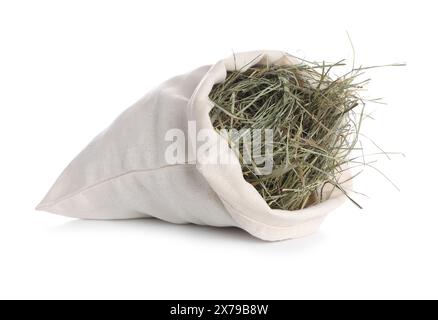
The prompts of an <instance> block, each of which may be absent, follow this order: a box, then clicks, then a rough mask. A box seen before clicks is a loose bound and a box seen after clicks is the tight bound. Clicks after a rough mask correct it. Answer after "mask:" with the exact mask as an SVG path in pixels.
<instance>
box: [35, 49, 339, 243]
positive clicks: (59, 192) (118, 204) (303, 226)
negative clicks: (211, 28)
mask: <svg viewBox="0 0 438 320" xmlns="http://www.w3.org/2000/svg"><path fill="white" fill-rule="evenodd" d="M291 63H295V61H294V60H293V59H292V58H290V56H288V55H287V54H285V53H282V52H278V51H258V52H247V53H239V54H235V55H233V56H231V57H229V58H227V59H224V60H221V61H219V62H217V63H216V64H215V65H213V66H204V67H201V68H199V69H196V70H194V71H192V72H189V73H187V74H184V75H180V76H177V77H175V78H172V79H170V80H168V81H166V82H164V83H163V84H161V85H160V86H159V87H157V88H156V89H155V90H153V91H151V92H150V93H148V94H147V95H146V96H144V97H143V98H142V99H141V100H140V101H138V102H137V103H135V104H134V105H133V106H132V107H130V108H129V109H127V110H126V111H125V112H123V113H122V114H121V115H120V116H119V117H118V118H117V119H116V120H115V121H114V122H113V123H112V124H111V125H110V126H109V128H107V129H106V130H105V131H103V132H102V133H101V134H99V135H98V136H97V137H96V138H94V140H92V141H91V143H90V144H89V145H88V146H87V147H86V148H85V149H84V150H83V151H82V152H81V153H80V154H79V155H78V156H77V157H76V158H75V159H74V160H73V161H72V162H71V163H70V164H69V165H68V167H67V168H66V169H65V170H64V172H63V173H62V174H61V176H60V177H59V178H58V180H57V181H56V182H55V184H54V186H53V187H52V188H51V189H50V191H49V192H48V194H47V195H46V197H45V198H44V199H43V200H42V202H41V203H40V204H39V205H38V206H37V209H38V210H45V211H49V212H53V213H57V214H61V215H65V216H70V217H76V218H83V219H130V218H146V217H155V218H159V219H162V220H165V221H168V222H173V223H195V224H200V225H210V226H236V227H240V228H242V229H244V230H246V231H247V232H249V233H250V234H252V235H254V236H255V237H257V238H260V239H263V240H271V241H273V240H282V239H288V238H296V237H301V236H305V235H308V234H310V233H313V232H314V231H316V230H317V229H318V227H319V225H320V224H321V222H322V221H323V219H324V217H325V216H326V215H327V213H328V212H330V211H331V210H333V209H334V208H336V207H337V206H338V205H339V204H340V203H341V202H342V201H343V200H344V196H343V195H342V194H341V193H340V192H333V193H332V194H331V196H330V199H327V200H325V201H323V202H322V203H320V204H317V205H314V206H311V207H309V208H306V209H303V210H297V211H285V210H272V209H270V208H269V206H268V205H267V203H266V202H265V201H264V200H263V198H262V197H261V195H260V194H259V193H258V192H257V191H256V189H255V188H254V187H253V186H252V185H250V184H249V183H247V182H246V181H245V180H244V178H243V175H242V170H241V167H240V164H239V162H238V161H237V160H236V161H235V162H233V163H232V164H210V163H208V161H205V160H206V159H207V160H208V158H209V157H214V155H212V154H210V153H209V152H208V150H204V151H203V152H201V151H200V150H198V153H196V146H197V142H196V141H192V140H193V139H192V138H190V136H189V134H188V130H189V129H188V121H189V120H190V121H195V123H196V130H197V131H199V130H201V129H204V130H208V131H210V132H212V134H213V135H215V136H217V137H218V138H217V139H216V140H215V141H213V142H212V143H210V147H212V146H213V145H214V144H221V143H222V144H227V142H226V141H225V140H224V139H222V138H220V136H219V135H218V134H217V133H215V131H214V129H213V127H212V124H211V121H210V117H209V111H210V110H211V108H212V106H213V104H212V103H211V101H210V99H209V98H208V95H209V92H210V91H211V89H212V86H213V85H214V84H215V83H219V82H222V81H224V79H225V77H226V72H227V70H235V68H237V69H241V68H246V67H249V66H252V65H255V64H291ZM173 128H178V129H180V130H182V131H183V132H184V133H185V134H186V138H187V139H188V141H187V150H186V151H187V153H188V155H187V158H186V159H182V160H181V161H179V162H178V163H174V164H169V163H168V161H166V158H165V152H166V149H167V148H168V147H169V145H170V144H171V143H172V141H165V135H166V132H168V130H169V129H173ZM226 150H227V152H229V153H231V154H232V156H234V157H235V155H234V153H233V152H232V151H231V149H230V148H228V146H226ZM236 159H237V158H236ZM200 160H203V161H200ZM210 160H211V159H210Z"/></svg>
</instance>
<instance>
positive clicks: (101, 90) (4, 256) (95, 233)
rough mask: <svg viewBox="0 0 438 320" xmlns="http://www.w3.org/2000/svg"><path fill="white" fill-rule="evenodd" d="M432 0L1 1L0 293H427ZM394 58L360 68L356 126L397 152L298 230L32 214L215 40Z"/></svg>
mask: <svg viewBox="0 0 438 320" xmlns="http://www.w3.org/2000/svg"><path fill="white" fill-rule="evenodd" d="M433 6H434V2H433V1H412V2H408V1H376V2H373V1H366V2H360V3H358V2H354V1H308V0H306V1H274V0H269V1H254V0H252V1H226V0H221V1H189V0H185V1H165V0H160V1H155V2H154V1H138V2H134V1H118V2H114V1H1V2H0V108H1V109H0V110H1V115H0V139H1V140H0V141H1V149H0V153H1V156H0V164H1V166H0V170H1V176H0V195H1V202H0V298H178V299H179V298H229V299H232V298H260V299H264V298H438V289H437V287H438V275H437V270H438V257H437V252H438V250H437V245H438V210H437V209H436V204H435V202H436V201H435V199H436V197H437V194H436V181H437V174H436V167H437V164H436V157H435V156H436V150H435V148H436V137H437V134H436V132H437V125H436V124H437V115H438V112H437V108H438V106H437V104H436V81H437V76H436V75H437V74H438V73H437V71H438V70H437V67H436V65H437V63H436V58H437V57H438V52H437V46H436V34H435V33H436V30H437V29H438V25H437V21H436V20H437V19H436V9H435V8H434V7H433ZM346 31H348V32H349V34H350V36H351V38H352V40H353V43H354V47H355V50H356V63H357V64H363V65H376V64H385V63H393V62H406V63H407V64H408V66H407V67H403V68H386V69H380V70H375V71H370V72H369V76H370V77H371V78H372V79H373V82H372V84H371V86H370V87H369V93H368V94H369V96H372V97H384V98H385V101H386V102H387V103H388V105H387V106H377V107H374V106H372V107H371V108H375V109H376V110H377V111H376V112H375V114H374V116H375V118H376V120H375V121H372V122H370V123H369V124H368V125H367V126H366V127H365V131H366V134H367V135H369V136H371V137H373V138H374V140H376V141H377V142H378V143H379V144H380V145H381V146H382V147H383V148H384V149H385V150H387V151H402V152H404V153H405V154H406V157H405V158H403V157H394V158H393V160H391V161H389V160H385V159H384V157H380V158H379V159H380V161H379V164H378V167H379V168H380V169H381V170H382V171H383V172H385V174H387V175H388V176H389V177H390V178H391V179H392V180H393V181H394V182H395V183H397V185H398V186H399V187H400V189H401V192H398V191H396V190H395V189H394V188H392V186H391V185H390V184H389V183H388V182H387V181H386V180H385V179H384V178H382V177H381V176H380V175H378V174H376V173H374V172H373V171H372V170H368V171H366V172H365V173H364V174H362V177H361V178H360V179H358V181H357V182H356V185H355V186H356V189H357V190H358V191H361V192H365V193H367V194H368V195H369V196H370V198H369V199H363V198H360V199H358V200H360V201H361V204H362V205H363V206H364V210H359V209H356V208H355V207H354V206H353V205H352V204H351V203H346V204H345V205H344V206H343V207H341V208H340V209H338V210H336V211H335V212H333V213H332V214H331V215H329V217H328V218H327V219H326V221H325V222H324V224H323V226H322V229H321V230H320V231H319V232H318V233H316V234H315V235H312V236H309V237H306V238H303V239H298V240H292V241H283V242H277V243H265V242H262V241H259V240H256V239H254V238H252V237H251V236H249V235H247V234H246V233H244V232H243V231H239V230H237V229H215V228H208V227H198V226H179V225H171V224H168V223H164V222H160V221H157V220H144V221H118V222H109V221H108V222H93V221H76V220H72V219H68V218H65V217H60V216H55V215H52V214H49V213H44V212H36V211H34V209H33V208H34V207H35V205H36V204H37V203H38V202H39V201H40V200H41V198H42V197H43V196H44V195H45V193H46V191H47V190H48V189H49V187H50V186H51V184H52V183H53V182H54V180H55V179H56V177H57V176H58V175H59V173H60V172H61V170H62V169H63V168H64V167H65V166H66V165H67V164H68V162H69V161H70V160H71V159H72V158H73V157H74V156H75V155H76V154H77V153H78V152H79V151H80V150H81V149H82V148H83V147H84V146H85V145H86V144H87V143H88V142H89V140H91V138H93V137H94V136H95V135H96V134H97V133H98V132H100V131H101V130H102V129H104V128H105V127H106V126H107V125H109V124H110V123H111V121H112V120H113V119H114V118H115V117H116V116H117V115H118V114H119V113H120V112H121V111H123V110H124V109H125V108H126V107H128V106H130V105H131V104H132V103H133V102H135V101H136V100H137V99H138V98H140V97H141V96H143V94H144V93H146V92H147V91H148V90H150V89H152V88H153V87H155V86H156V85H158V84H159V83H160V82H162V81H164V80H166V79H167V78H169V77H171V76H174V75H176V74H179V73H184V72H187V71H189V70H191V69H194V68H196V67H198V66H201V65H204V64H212V63H214V62H216V61H217V60H219V59H222V58H224V57H227V56H229V55H230V54H231V53H232V51H236V52H239V51H247V50H257V49H277V50H283V51H288V52H290V53H293V54H296V55H300V56H302V57H306V58H308V59H313V60H323V59H324V60H329V61H334V60H339V59H342V58H348V59H350V61H351V58H352V50H351V46H350V43H349V41H348V37H347V35H346Z"/></svg>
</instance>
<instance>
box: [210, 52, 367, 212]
mask: <svg viewBox="0 0 438 320" xmlns="http://www.w3.org/2000/svg"><path fill="white" fill-rule="evenodd" d="M342 66H344V63H343V62H342V61H341V62H338V63H334V64H327V63H307V62H306V63H304V62H303V63H300V64H295V65H289V66H277V65H269V66H261V65H256V66H253V67H250V68H248V69H247V70H245V71H241V70H236V71H231V72H228V74H227V77H226V79H225V81H224V82H222V83H219V84H216V85H215V86H214V87H213V89H212V91H211V93H210V95H209V96H210V99H211V100H212V101H213V103H214V105H215V107H213V109H212V110H211V112H210V117H211V120H212V123H213V126H214V128H215V129H216V130H218V131H219V130H221V129H228V130H229V129H237V130H240V129H243V128H251V129H267V128H269V129H273V133H274V137H273V138H274V139H273V141H274V145H273V160H274V168H273V171H272V173H271V174H269V175H258V174H257V172H258V171H257V168H256V165H255V163H254V162H253V163H252V164H245V163H243V161H242V160H243V158H242V154H243V144H241V143H240V144H239V157H240V160H241V165H242V173H243V176H244V178H245V180H246V181H247V182H249V183H250V184H252V185H253V186H254V187H255V188H256V190H257V191H258V192H259V193H260V194H261V195H262V197H263V198H264V199H265V200H266V202H267V203H268V205H269V206H270V207H271V208H272V209H283V210H297V209H302V208H306V207H308V206H310V205H314V204H316V203H318V202H320V201H322V196H321V192H322V190H323V189H324V190H325V191H326V188H328V187H326V186H327V185H329V186H331V187H332V188H333V189H334V188H336V189H339V190H341V191H342V192H343V193H344V194H346V195H347V193H346V192H345V190H344V189H343V188H342V185H341V183H340V182H339V181H338V179H339V177H340V174H341V172H342V170H343V168H345V165H346V164H348V163H349V155H350V153H351V151H352V150H354V149H355V148H356V149H357V145H356V144H357V141H358V136H359V132H360V128H361V122H362V119H363V108H364V102H363V100H362V99H361V97H360V95H359V92H360V90H361V89H362V88H363V86H364V85H366V83H367V82H368V80H365V81H358V80H357V77H358V76H359V75H361V73H362V69H353V70H351V71H350V72H348V73H347V74H344V75H343V76H340V77H335V78H332V76H331V74H332V73H333V69H335V68H339V67H342ZM232 139H233V138H231V137H230V140H229V144H230V145H233V144H234V143H237V142H236V141H232ZM347 196H348V195H347Z"/></svg>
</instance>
